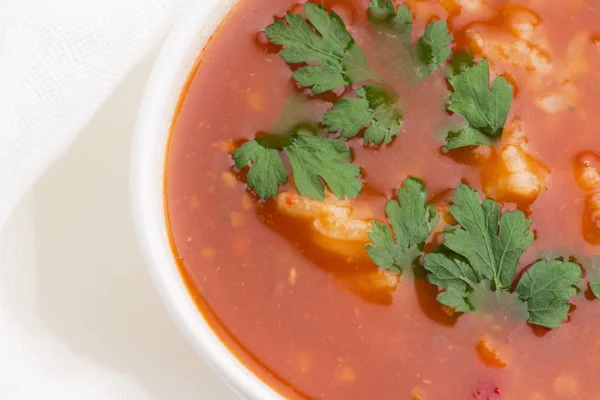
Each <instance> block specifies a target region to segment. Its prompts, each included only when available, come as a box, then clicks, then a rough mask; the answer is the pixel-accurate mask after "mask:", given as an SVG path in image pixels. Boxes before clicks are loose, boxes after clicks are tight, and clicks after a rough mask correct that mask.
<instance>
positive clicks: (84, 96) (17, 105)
mask: <svg viewBox="0 0 600 400" xmlns="http://www.w3.org/2000/svg"><path fill="white" fill-rule="evenodd" d="M197 1H202V0H197ZM183 3H185V0H0V226H2V225H3V224H4V222H5V221H6V218H7V217H8V216H9V214H10V212H11V211H12V210H13V208H14V207H15V206H16V204H17V203H18V201H19V200H20V199H21V197H22V196H23V194H24V193H25V192H26V191H27V190H28V189H29V188H30V187H31V186H32V184H33V183H34V182H35V181H36V180H37V179H38V178H39V176H40V175H41V174H42V173H43V171H44V170H45V169H46V168H48V166H49V165H50V164H51V163H52V161H54V160H56V159H57V157H58V156H59V155H60V154H62V153H63V152H64V151H65V149H66V148H67V147H68V146H69V145H70V144H71V143H72V142H73V140H74V139H75V137H76V136H77V134H78V132H79V131H80V130H81V128H82V127H83V125H84V124H85V123H86V121H88V120H89V119H90V118H91V117H92V116H93V115H94V113H95V112H96V110H97V109H98V107H99V106H100V105H101V104H102V103H103V102H104V101H105V100H106V99H107V98H108V96H109V95H110V94H111V93H112V92H113V91H114V89H115V87H116V86H117V84H118V83H119V82H120V80H121V79H122V78H123V76H124V75H125V74H126V72H127V71H128V70H129V69H130V68H131V67H132V66H133V65H134V64H135V63H136V61H138V60H140V59H141V57H142V56H143V55H144V54H146V53H147V52H148V50H149V49H151V48H152V47H153V46H154V45H155V44H156V42H157V41H158V40H160V39H161V38H162V37H163V36H164V34H165V32H166V31H167V30H168V28H169V27H170V26H171V24H172V23H173V19H174V17H176V16H177V15H178V13H179V12H180V11H181V10H180V8H181V6H182V5H183Z"/></svg>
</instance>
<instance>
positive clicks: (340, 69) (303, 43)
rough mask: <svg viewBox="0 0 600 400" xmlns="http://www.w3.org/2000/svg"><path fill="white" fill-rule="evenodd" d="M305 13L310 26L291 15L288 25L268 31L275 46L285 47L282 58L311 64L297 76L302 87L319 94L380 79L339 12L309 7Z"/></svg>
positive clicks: (298, 72) (276, 22) (275, 26)
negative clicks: (352, 84)
mask: <svg viewBox="0 0 600 400" xmlns="http://www.w3.org/2000/svg"><path fill="white" fill-rule="evenodd" d="M304 13H305V15H306V18H307V20H308V22H310V24H309V23H308V22H307V20H305V19H304V18H303V17H302V16H301V15H298V14H287V16H286V18H285V20H286V22H282V21H275V23H274V24H273V25H271V26H269V27H267V28H266V29H265V34H266V35H267V37H268V38H269V40H270V41H271V43H273V44H277V45H280V46H284V48H283V49H282V50H281V51H280V52H279V55H280V56H281V57H282V58H283V59H284V60H285V61H286V62H288V63H290V64H299V63H307V64H309V65H307V66H303V67H301V68H300V69H298V70H297V71H296V72H295V73H294V74H293V77H294V79H296V81H297V82H298V84H299V85H300V86H302V87H312V92H313V94H319V93H323V92H326V91H328V90H333V89H336V88H338V87H341V86H346V85H348V84H351V83H353V82H358V81H362V80H366V79H374V78H375V77H376V75H375V74H374V73H373V71H372V70H371V68H370V67H369V63H368V61H367V58H366V56H365V54H364V53H363V52H362V50H361V49H360V48H359V46H358V45H357V44H356V42H355V41H354V39H353V38H352V36H351V35H350V34H349V33H348V30H347V29H346V26H345V25H344V21H342V19H341V18H340V16H339V15H338V14H337V13H336V12H335V11H331V12H330V13H328V12H327V10H325V7H323V6H317V5H315V4H312V3H306V5H305V6H304ZM311 25H312V26H311Z"/></svg>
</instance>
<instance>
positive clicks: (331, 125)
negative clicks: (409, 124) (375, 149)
mask: <svg viewBox="0 0 600 400" xmlns="http://www.w3.org/2000/svg"><path fill="white" fill-rule="evenodd" d="M356 94H357V95H358V96H359V97H356V98H350V97H346V98H343V99H341V100H338V101H337V102H336V103H335V104H334V105H333V108H332V109H331V110H329V111H327V113H326V114H325V121H324V124H325V125H326V126H327V127H328V129H329V131H330V132H340V135H341V136H342V137H343V138H346V139H348V138H352V137H354V136H356V135H357V134H358V133H359V132H360V131H361V130H362V129H363V128H364V127H365V126H368V128H367V130H366V131H365V136H364V142H365V144H369V143H372V144H375V145H380V144H381V143H385V144H389V143H391V141H392V140H393V139H394V138H395V137H396V136H398V134H399V133H400V128H401V127H402V120H403V117H402V114H401V112H400V111H399V110H398V108H397V107H396V105H395V104H396V99H395V98H394V96H393V95H391V94H390V93H389V92H387V91H386V90H384V89H382V88H380V87H378V86H375V85H365V86H363V87H361V88H360V89H358V90H357V91H356Z"/></svg>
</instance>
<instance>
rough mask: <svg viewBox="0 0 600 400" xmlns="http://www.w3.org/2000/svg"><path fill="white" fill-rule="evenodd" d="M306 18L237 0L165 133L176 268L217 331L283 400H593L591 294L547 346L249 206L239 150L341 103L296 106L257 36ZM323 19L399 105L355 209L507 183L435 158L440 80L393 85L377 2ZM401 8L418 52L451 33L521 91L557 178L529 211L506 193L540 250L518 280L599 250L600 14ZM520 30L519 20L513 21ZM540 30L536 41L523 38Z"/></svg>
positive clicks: (302, 100) (524, 3)
mask: <svg viewBox="0 0 600 400" xmlns="http://www.w3.org/2000/svg"><path fill="white" fill-rule="evenodd" d="M301 3H303V1H301V0H241V1H240V2H239V4H238V5H237V6H236V7H235V8H234V9H233V11H232V12H231V14H230V15H229V16H228V17H227V18H226V19H225V21H224V22H223V24H222V25H221V27H220V28H219V29H218V30H217V32H216V33H215V34H214V36H213V38H212V39H211V40H210V42H209V43H208V45H207V47H206V49H205V50H204V52H203V54H202V57H201V59H200V61H199V63H198V66H197V68H196V70H195V71H194V72H193V74H192V77H191V78H190V83H189V87H188V88H187V91H186V92H185V93H184V95H183V99H182V103H181V108H180V110H179V113H178V115H177V117H176V119H175V123H174V127H173V132H172V136H171V140H170V144H169V149H168V157H167V165H166V204H167V209H168V212H167V218H168V221H169V225H170V229H171V238H172V244H173V251H174V253H175V255H176V258H177V260H178V261H179V263H180V267H181V273H182V275H183V277H184V279H185V281H186V282H187V284H188V286H189V290H190V292H191V293H192V295H193V297H194V299H195V301H196V302H197V304H198V307H199V309H200V311H201V312H202V313H203V314H204V315H205V317H206V318H207V320H208V321H209V322H210V324H211V326H212V327H213V329H214V330H215V332H217V334H218V335H219V337H220V338H221V339H222V341H223V342H224V343H225V344H226V346H227V347H228V348H229V349H231V351H232V352H233V353H234V354H235V355H236V356H237V357H238V358H239V359H240V360H241V361H242V362H243V363H244V364H246V365H247V366H248V367H249V368H250V369H251V370H252V371H253V372H254V373H256V374H257V375H258V376H259V377H260V378H261V379H263V380H264V381H265V382H266V383H267V384H269V385H270V386H271V387H273V388H274V389H275V390H276V391H278V392H279V393H281V394H282V395H283V396H285V397H288V398H294V399H296V398H298V399H304V398H310V399H313V398H314V399H435V400H444V399H452V400H454V399H473V398H475V399H519V400H520V399H525V400H529V399H530V400H543V399H593V400H595V399H600V375H599V374H598V372H597V371H598V368H599V367H600V304H599V303H598V301H592V299H591V297H590V296H587V297H586V295H585V293H582V294H581V295H579V296H576V297H575V298H573V299H572V300H571V302H572V303H573V305H574V307H573V308H576V311H574V312H571V313H570V317H569V320H568V321H567V322H566V323H565V324H563V326H561V327H560V328H557V329H554V330H546V329H539V328H533V327H532V326H531V325H528V324H526V323H524V322H520V323H511V322H506V323H493V322H490V321H489V320H486V319H485V318H482V317H481V316H478V315H470V314H464V315H461V316H458V317H457V316H456V315H454V314H453V313H452V312H449V311H448V310H445V309H444V308H443V307H441V306H440V304H439V303H437V302H436V300H435V296H436V292H437V289H436V288H435V287H433V286H431V285H429V284H428V283H426V280H423V279H419V278H418V277H417V278H414V277H412V276H410V274H408V275H407V276H406V277H404V276H403V277H402V279H401V282H400V283H399V284H398V286H397V288H396V290H394V291H389V292H384V293H380V292H378V291H377V290H370V289H369V288H366V287H363V286H361V283H360V282H354V281H353V279H355V278H356V276H366V275H368V274H370V273H373V272H376V271H377V269H376V267H375V265H374V264H373V263H372V262H371V261H370V260H369V259H368V258H366V257H360V256H359V257H344V256H341V255H339V253H337V252H334V251H327V250H324V249H323V248H322V247H319V246H317V245H315V243H314V241H313V237H312V236H311V225H310V223H309V222H307V221H305V220H299V219H296V218H293V217H290V216H286V215H284V214H282V213H281V212H279V211H278V209H277V207H276V204H275V200H273V199H270V200H267V201H264V202H263V201H260V200H259V199H258V198H256V197H255V196H254V195H253V193H252V192H251V191H249V190H248V189H247V186H246V184H245V175H244V172H243V171H242V172H240V171H237V170H236V169H235V168H234V167H233V161H232V158H231V155H230V154H231V152H232V151H233V150H234V149H235V148H237V147H238V146H239V145H240V144H242V143H244V142H245V141H246V140H251V139H253V138H254V137H255V135H256V134H257V132H270V131H273V130H276V129H279V128H281V121H283V122H284V123H288V124H291V123H293V122H302V121H305V120H314V121H319V120H321V118H322V117H323V113H324V111H325V110H327V109H328V108H329V107H330V106H331V102H332V101H334V100H336V96H339V95H341V93H337V92H336V94H328V95H321V96H316V97H311V98H310V99H309V100H306V99H307V98H309V96H307V95H306V93H307V92H306V91H302V90H300V89H298V88H297V87H296V85H295V83H294V81H293V79H292V78H291V74H292V72H293V70H292V69H291V68H290V66H289V65H288V64H286V63H285V61H284V60H283V59H281V58H280V57H279V56H278V55H277V51H278V50H279V49H278V48H277V47H275V46H272V45H270V44H268V41H267V40H266V37H265V36H264V33H262V32H263V31H264V29H265V27H267V26H269V25H270V24H272V23H273V20H274V19H280V18H282V17H283V16H284V15H285V13H286V12H289V11H292V12H299V11H301V10H302V4H301ZM323 4H324V5H325V6H326V7H327V8H328V9H333V10H335V11H337V12H338V13H339V14H340V16H341V17H342V18H343V20H344V22H345V23H346V25H347V27H348V30H349V31H350V33H351V34H352V36H353V37H354V38H355V40H356V41H357V42H358V43H359V45H360V46H361V48H362V49H363V50H364V51H365V53H366V54H367V55H368V57H369V62H370V63H371V64H372V66H373V67H374V68H375V69H377V71H378V73H380V74H382V75H383V76H385V78H386V80H387V81H388V82H390V84H391V85H392V86H393V87H394V89H395V90H396V91H397V92H398V93H399V94H400V97H401V98H402V103H403V105H404V110H405V123H404V126H403V129H402V132H401V134H400V135H399V136H398V137H397V138H396V140H395V141H394V142H392V144H391V145H389V146H381V147H380V148H378V149H373V148H366V147H364V146H363V145H362V140H361V139H352V140H350V141H348V145H349V146H350V147H351V148H352V149H353V152H354V154H355V163H356V164H357V165H359V166H360V167H361V168H362V170H363V171H364V174H363V179H364V182H365V190H364V191H363V195H361V197H360V198H359V199H360V200H361V202H362V203H364V204H366V205H367V206H368V207H369V208H370V209H371V210H372V211H373V213H374V217H375V218H377V219H379V220H385V215H384V208H385V202H386V201H387V200H388V199H390V198H392V197H393V195H394V193H395V191H396V190H397V188H398V187H399V186H400V185H401V184H402V180H403V179H404V178H406V177H407V176H416V177H419V178H421V179H422V180H423V181H424V182H425V183H426V185H427V187H428V190H429V195H430V199H431V200H432V201H433V202H435V204H436V205H437V206H439V207H445V206H446V205H447V204H448V202H449V199H450V198H451V197H452V193H453V188H454V187H456V185H457V184H458V183H460V182H465V183H468V184H469V185H470V186H471V187H473V188H474V189H477V190H479V191H485V192H486V193H488V192H489V190H487V189H486V187H487V186H493V183H490V182H495V181H497V179H496V178H497V176H496V175H499V174H502V173H503V171H501V170H497V169H495V168H494V167H493V165H494V164H493V160H494V157H497V156H495V155H494V154H492V155H491V156H489V155H488V156H489V157H488V158H486V159H485V160H486V161H485V162H483V163H482V162H480V161H479V160H478V157H479V154H478V152H477V150H473V149H468V150H464V151H463V150H459V151H455V152H452V154H447V153H445V152H443V151H442V150H441V147H442V144H443V140H442V138H441V137H440V131H441V127H443V126H445V125H447V124H448V123H449V122H451V121H453V117H451V116H450V115H449V114H448V113H447V112H446V111H445V110H444V106H443V104H444V101H445V98H446V97H445V94H446V92H447V91H448V86H447V81H446V79H445V76H444V71H443V70H442V69H440V70H438V71H437V72H436V73H434V74H433V75H432V76H431V77H429V78H428V79H426V80H425V81H424V82H422V83H420V84H419V85H417V86H416V87H414V86H409V85H404V84H403V80H402V77H401V76H398V75H397V74H395V73H394V72H391V71H390V68H389V65H388V63H386V57H385V55H384V54H381V53H380V52H378V51H376V50H374V49H373V46H372V44H373V33H372V30H371V29H370V26H369V22H368V19H367V7H368V1H367V0H326V1H323ZM407 5H408V7H409V8H410V9H411V11H412V12H413V14H414V16H415V24H414V32H413V35H414V36H415V37H417V36H420V35H421V34H422V33H423V31H424V29H425V26H426V24H427V23H428V22H430V21H432V20H436V19H443V20H446V21H447V22H448V25H449V27H450V31H451V33H452V34H453V35H454V37H455V45H456V46H457V47H458V48H465V49H469V50H471V51H472V52H474V53H475V54H476V55H478V56H487V57H488V58H489V59H490V61H491V62H492V64H493V65H494V67H493V70H494V71H496V73H498V74H503V75H504V76H506V77H507V78H508V79H509V80H510V81H511V82H512V83H513V84H514V86H515V89H516V95H515V99H514V100H513V104H512V106H511V114H510V117H509V121H514V120H519V121H521V122H522V126H523V127H524V129H525V137H526V140H527V151H528V154H529V155H530V156H531V157H532V158H533V159H535V160H536V162H537V163H538V165H539V166H540V168H543V169H544V171H546V173H547V174H548V176H549V177H550V179H549V181H548V185H547V189H545V190H543V191H542V193H540V194H539V196H538V197H537V198H536V199H535V201H529V202H528V201H521V200H515V199H511V198H510V196H503V195H502V193H501V191H500V192H497V193H498V194H497V198H496V200H498V201H501V202H502V205H503V207H504V208H505V209H515V208H519V209H521V210H523V211H524V212H525V213H526V214H527V215H528V217H530V218H531V219H532V220H533V226H532V229H533V230H534V232H535V241H534V244H533V245H532V246H531V247H530V248H529V250H528V251H527V252H526V253H525V255H524V256H523V257H522V259H521V265H520V268H521V269H523V268H525V267H527V266H529V265H531V263H532V262H534V261H536V260H538V259H539V258H540V254H544V253H548V252H552V251H556V252H558V253H560V252H565V251H568V252H570V253H574V254H582V253H585V254H588V255H594V254H597V253H600V252H599V249H598V247H597V245H598V244H600V234H599V233H598V231H599V227H598V224H597V219H596V209H595V208H594V201H593V199H591V198H592V197H593V195H594V192H593V188H592V187H590V186H589V185H587V186H586V184H585V183H582V182H581V179H582V178H581V177H582V176H583V172H582V171H584V169H585V168H586V167H590V166H592V167H593V166H594V165H598V166H600V157H599V156H598V155H597V154H600V135H599V134H598V132H597V131H598V129H599V128H598V126H599V123H600V113H599V112H598V111H597V110H598V108H599V107H600V85H598V83H599V75H600V73H599V72H598V71H600V69H599V68H598V67H599V66H600V63H599V61H600V59H599V57H600V48H599V46H598V41H597V36H596V35H598V33H600V26H599V25H598V22H597V21H598V20H599V18H600V5H598V4H596V3H595V2H594V1H591V0H587V1H586V0H573V1H570V0H569V1H567V0H564V1H552V2H550V1H542V0H517V1H510V2H509V1H500V0H498V1H492V0H490V1H486V2H479V1H468V0H467V1H458V0H456V1H452V0H439V1H437V0H436V1H434V0H430V1H409V2H407ZM515 15H516V16H517V17H519V16H521V17H519V18H522V20H523V21H525V23H523V24H518V23H517V24H515V23H513V22H514V18H517V17H515ZM527 23H529V25H528V24H527ZM531 26H534V27H535V31H534V33H528V32H527V30H528V29H530V28H531ZM518 29H521V31H518V32H515V30H518ZM473 32H476V35H475V36H474V35H473ZM519 35H520V36H519ZM598 37H600V36H598ZM481 38H483V39H482V40H484V44H483V45H482V43H481V41H479V42H478V39H481ZM517 38H519V39H517ZM511 40H512V41H513V42H515V41H517V42H518V41H519V40H521V41H522V42H519V43H525V44H526V45H527V46H533V47H531V48H527V51H526V53H525V54H527V56H523V57H522V58H523V59H522V60H521V59H514V58H511V57H513V56H514V55H511V54H510V47H508V50H506V49H507V47H502V46H503V44H502V43H503V41H505V42H506V41H508V42H510V41H511ZM490 43H491V44H490ZM494 45H497V46H500V47H496V48H495V47H494ZM535 46H537V47H535ZM498 49H500V50H498ZM507 53H508V54H507ZM531 54H534V55H535V57H532V56H531ZM514 57H517V56H514ZM517 58H518V57H517ZM548 64H550V65H551V66H552V67H551V69H550V70H548ZM542 69H544V71H545V72H544V73H542V72H540V71H541V70H542ZM548 94H558V96H559V99H558V100H557V98H552V97H549V95H548ZM561 96H562V97H561ZM560 99H563V102H566V103H565V104H562V103H561V102H560ZM565 99H566V100H565ZM567 103H568V104H567ZM282 116H283V117H282ZM491 151H492V152H495V151H496V150H491ZM490 157H491V158H490ZM490 160H491V161H490ZM592 186H593V185H592ZM283 190H293V185H292V184H290V185H289V186H288V187H284V188H283ZM590 199H591V200H590ZM361 246H362V245H361ZM361 274H363V275H361Z"/></svg>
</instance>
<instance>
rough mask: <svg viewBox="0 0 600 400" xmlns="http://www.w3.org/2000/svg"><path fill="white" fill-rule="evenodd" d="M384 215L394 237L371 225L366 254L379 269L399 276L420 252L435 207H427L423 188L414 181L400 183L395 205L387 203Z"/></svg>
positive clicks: (376, 224) (433, 223) (378, 225)
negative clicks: (400, 186)
mask: <svg viewBox="0 0 600 400" xmlns="http://www.w3.org/2000/svg"><path fill="white" fill-rule="evenodd" d="M385 211H386V215H387V217H388V219H389V221H390V223H391V225H392V229H393V231H394V234H392V231H391V230H390V227H389V226H388V225H386V224H384V223H381V222H379V221H375V222H374V223H373V229H372V231H371V233H369V238H370V239H371V242H372V244H369V245H367V246H366V250H367V253H368V254H369V257H371V259H372V260H373V262H374V263H375V264H377V265H378V266H379V267H381V268H383V269H385V270H388V271H391V272H394V273H397V274H401V273H402V268H403V267H405V266H407V265H410V264H412V262H413V261H414V259H415V258H416V257H417V256H418V255H419V254H420V252H421V251H422V250H423V246H424V245H425V241H426V240H427V238H428V237H429V235H430V234H431V232H432V231H433V228H434V227H435V226H436V225H437V222H438V220H439V216H438V214H437V212H436V209H435V206H433V205H431V204H427V189H426V188H425V185H423V182H421V181H420V180H419V179H416V178H407V179H405V180H404V186H403V187H402V188H400V189H399V190H398V201H395V200H390V201H388V203H387V206H386V209H385ZM394 237H395V238H394Z"/></svg>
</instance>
